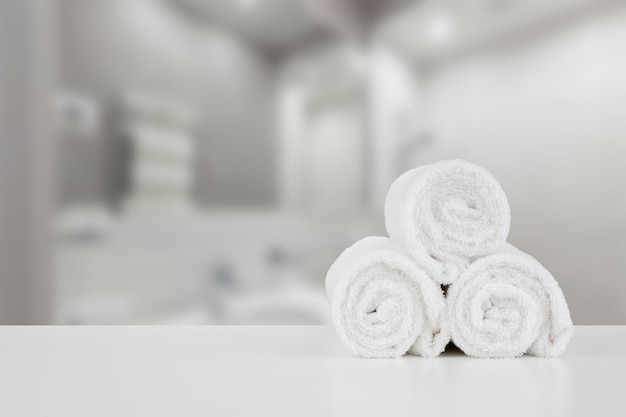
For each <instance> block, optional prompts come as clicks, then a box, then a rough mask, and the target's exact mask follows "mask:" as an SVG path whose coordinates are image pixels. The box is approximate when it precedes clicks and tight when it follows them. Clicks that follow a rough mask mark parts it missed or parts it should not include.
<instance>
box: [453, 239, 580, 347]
mask: <svg viewBox="0 0 626 417" xmlns="http://www.w3.org/2000/svg"><path fill="white" fill-rule="evenodd" d="M447 305H448V320H449V328H450V332H451V335H452V340H453V342H454V343H455V344H456V345H457V346H458V347H459V348H460V349H461V350H462V351H463V352H465V353H466V354H468V355H470V356H475V357H479V358H509V357H515V356H520V355H522V354H524V353H528V354H531V355H534V356H541V357H555V356H559V355H560V354H561V353H562V352H563V351H564V350H565V347H566V346H567V344H568V343H569V340H570V338H571V336H572V333H573V330H574V328H573V325H572V319H571V318H570V313H569V309H568V307H567V302H566V301H565V297H564V295H563V292H562V291H561V288H560V287H559V285H558V283H557V282H556V280H555V279H554V278H553V277H552V275H551V274H550V272H548V271H547V270H546V269H545V268H544V267H543V266H541V264H540V263H539V262H538V261H537V260H535V259H534V258H533V257H531V256H530V255H527V254H525V253H523V252H521V251H519V250H517V249H516V248H515V247H513V246H511V245H508V244H506V245H505V246H504V247H503V248H502V249H501V250H500V251H499V252H498V253H496V254H493V255H489V256H486V257H484V258H481V259H479V260H477V261H475V262H474V263H472V264H471V265H470V267H469V268H468V269H467V270H466V271H465V272H464V273H463V274H461V276H460V277H459V278H458V280H457V281H456V283H455V284H454V285H452V286H451V287H450V290H449V292H448V297H447Z"/></svg>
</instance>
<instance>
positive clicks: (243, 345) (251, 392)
mask: <svg viewBox="0 0 626 417" xmlns="http://www.w3.org/2000/svg"><path fill="white" fill-rule="evenodd" d="M625 376H626V326H583V327H581V326H578V327H577V328H576V332H575V334H574V338H573V340H572V342H571V344H570V345H569V347H568V349H567V351H566V352H565V354H564V355H563V356H562V357H561V358H559V359H540V358H533V357H522V358H519V359H508V360H489V359H472V358H468V357H465V356H464V355H462V354H461V353H460V352H458V351H457V352H446V353H444V354H443V355H442V356H440V357H439V358H435V359H424V358H419V357H415V356H405V357H403V358H401V359H360V358H355V357H351V356H350V355H349V354H348V353H347V352H346V351H345V350H344V349H343V347H342V346H341V345H340V343H339V341H338V339H337V338H336V336H335V334H334V333H333V330H332V329H330V328H326V327H318V326H302V327H280V326H276V327H202V326H198V327H134V326H131V327H0V416H7V417H21V416H28V417H37V416H55V417H56V416H59V417H68V416H69V417H73V416H81V417H92V416H106V417H111V416H141V417H143V416H146V417H152V416H181V417H187V416H227V415H232V416H252V415H255V416H256V415H259V416H265V415H271V416H280V415H284V416H377V417H386V416H390V417H393V416H397V415H411V416H438V415H454V416H472V415H477V416H481V417H484V416H490V415H493V416H499V417H504V416H518V415H519V416H522V415H524V416H539V415H546V416H548V415H549V416H590V417H591V416H603V417H604V416H626V407H625V405H624V404H626V402H625V397H626V387H625V385H626V383H625V382H624V377H625Z"/></svg>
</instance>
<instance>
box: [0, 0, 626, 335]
mask: <svg viewBox="0 0 626 417" xmlns="http://www.w3.org/2000/svg"><path fill="white" fill-rule="evenodd" d="M447 158H464V159H467V160H469V161H472V162H474V163H477V164H480V165H483V166H484V167H486V168H487V169H488V170H490V171H491V172H492V173H493V174H494V175H495V176H496V178H498V179H499V181H500V182H501V184H502V186H503V188H504V190H505V191H506V193H507V194H508V197H509V201H510V204H511V209H512V218H513V221H512V227H511V234H510V241H511V242H512V243H513V244H515V245H517V246H518V247H519V248H521V249H523V250H525V251H528V252H529V253H532V254H534V255H535V257H536V258H537V259H539V260H540V261H541V262H542V263H543V264H544V265H545V266H546V267H547V268H548V269H549V270H551V271H552V272H553V274H554V276H555V277H556V278H557V280H558V281H559V283H560V285H561V287H562V288H563V290H564V292H565V294H566V297H567V299H568V301H569V304H570V308H571V311H572V316H573V319H574V322H575V323H576V324H626V302H625V301H626V2H625V1H617V0H551V1H542V0H438V1H437V0H421V1H417V0H413V1H411V0H409V1H407V0H387V1H385V0H306V1H296V0H228V1H227V0H0V323H3V324H322V323H327V322H328V320H329V318H328V308H327V302H326V298H325V294H324V278H325V272H326V270H327V269H328V267H329V265H330V264H331V263H332V261H333V260H334V259H335V257H336V256H337V255H338V254H339V253H340V252H341V250H343V249H344V248H345V247H347V246H349V245H350V244H351V243H352V242H354V241H355V240H357V239H359V238H361V237H363V236H366V235H381V234H384V233H385V230H384V223H383V216H382V206H383V201H384V197H385V193H386V190H387V187H388V186H389V185H390V183H391V182H392V181H393V179H394V178H395V177H396V176H398V175H399V174H400V173H402V172H403V171H405V170H407V169H409V168H412V167H414V166H417V165H421V164H425V163H430V162H434V161H437V160H440V159H447Z"/></svg>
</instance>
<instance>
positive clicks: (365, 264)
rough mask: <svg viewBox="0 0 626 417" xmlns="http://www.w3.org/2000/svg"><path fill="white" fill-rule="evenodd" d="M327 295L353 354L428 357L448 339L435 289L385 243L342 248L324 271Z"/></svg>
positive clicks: (341, 334) (369, 241)
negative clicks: (408, 354)
mask: <svg viewBox="0 0 626 417" xmlns="http://www.w3.org/2000/svg"><path fill="white" fill-rule="evenodd" d="M326 294H327V295H328V298H329V300H330V305H331V314H332V319H333V324H334V326H335V330H336V332H337V334H338V335H339V338H340V339H341V340H342V342H343V343H344V344H345V345H346V347H347V348H348V349H349V350H350V351H351V352H352V353H354V354H356V355H359V356H363V357H368V358H391V357H398V356H401V355H403V354H405V353H406V352H407V351H409V352H410V353H413V354H415V355H420V356H426V357H432V356H437V355H439V354H440V353H441V352H442V351H443V350H444V348H445V346H446V344H447V343H448V342H449V340H450V337H449V333H448V331H447V329H445V328H444V327H443V324H444V321H443V317H444V314H445V299H444V297H443V292H442V291H441V288H440V286H439V285H437V284H436V283H435V282H434V281H433V280H432V278H431V277H430V276H428V275H427V274H426V272H424V271H423V270H422V269H421V268H420V267H419V266H418V265H417V264H416V263H415V262H414V261H413V259H412V258H411V257H410V256H409V255H408V254H407V253H406V252H405V251H404V250H403V249H402V248H401V247H400V246H399V245H397V244H396V243H394V242H392V241H391V240H389V239H388V238H384V237H367V238H365V239H362V240H360V241H358V242H357V243H355V244H354V245H352V246H351V247H349V248H348V249H346V250H345V251H344V252H343V253H342V254H341V255H340V256H339V258H337V260H336V261H335V262H334V263H333V265H332V266H331V267H330V269H329V270H328V274H327V275H326Z"/></svg>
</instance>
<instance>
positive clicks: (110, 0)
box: [58, 0, 277, 207]
mask: <svg viewBox="0 0 626 417" xmlns="http://www.w3.org/2000/svg"><path fill="white" fill-rule="evenodd" d="M58 15H59V48H60V52H59V55H60V56H59V65H60V69H59V72H60V80H61V83H62V86H63V87H64V88H68V89H70V90H77V91H79V92H81V93H84V94H87V95H90V96H92V97H94V98H95V99H96V101H97V103H98V104H100V105H101V106H102V109H103V112H104V113H105V115H104V119H105V121H109V122H112V123H109V124H106V123H105V125H104V127H103V128H102V129H101V131H99V132H97V134H96V139H95V140H93V141H91V142H89V143H77V142H76V141H73V142H72V143H71V144H69V145H68V144H67V143H66V144H64V145H65V146H64V148H63V152H62V154H61V156H62V159H63V163H62V171H61V174H62V175H63V181H62V186H63V187H62V189H61V194H62V196H61V197H62V200H63V202H69V203H75V202H84V201H89V202H93V201H96V202H101V201H103V200H104V201H107V202H108V201H111V200H113V199H115V198H116V197H119V194H120V193H122V192H123V189H124V178H123V172H124V169H123V167H124V161H125V155H124V154H123V153H122V154H120V149H119V148H120V146H119V144H117V141H116V139H119V138H117V137H116V134H117V129H116V128H115V125H114V124H115V120H114V118H113V120H111V118H110V117H108V115H109V114H110V113H112V110H113V109H114V108H115V104H116V100H118V99H119V97H120V96H121V95H122V94H123V93H124V92H125V91H126V90H128V89H132V90H138V91H143V92H147V93H149V94H153V95H157V96H158V95H162V96H166V97H167V96H171V97H173V98H175V99H177V100H179V101H182V102H185V103H189V104H190V105H191V106H194V108H195V109H196V110H197V112H198V114H199V119H200V126H199V129H198V135H197V150H198V151H197V155H196V156H197V170H196V174H197V175H196V178H195V179H194V183H195V184H196V189H195V190H194V191H195V194H196V196H197V199H198V200H199V202H200V203H201V204H202V205H206V206H211V207H215V206H231V205H261V206H266V205H272V204H273V203H274V202H275V197H276V194H277V190H276V188H277V187H276V184H275V165H276V161H275V157H276V144H275V135H274V132H273V108H274V106H273V101H274V72H275V71H274V70H275V62H274V61H275V59H274V58H273V57H271V56H270V55H268V54H266V53H265V52H264V51H262V50H259V49H258V48H256V47H254V46H253V45H250V44H249V43H247V42H245V41H244V40H242V39H240V38H238V37H237V36H236V35H234V34H232V33H230V32H229V31H228V30H222V29H221V28H219V27H217V26H216V25H214V24H212V23H211V22H210V21H208V20H202V19H194V18H193V16H189V15H188V14H187V13H186V12H185V10H184V9H183V7H181V6H180V5H179V4H178V2H175V1H170V0H132V1H128V0H106V1H102V0H59V12H58ZM118 136H119V135H118Z"/></svg>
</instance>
